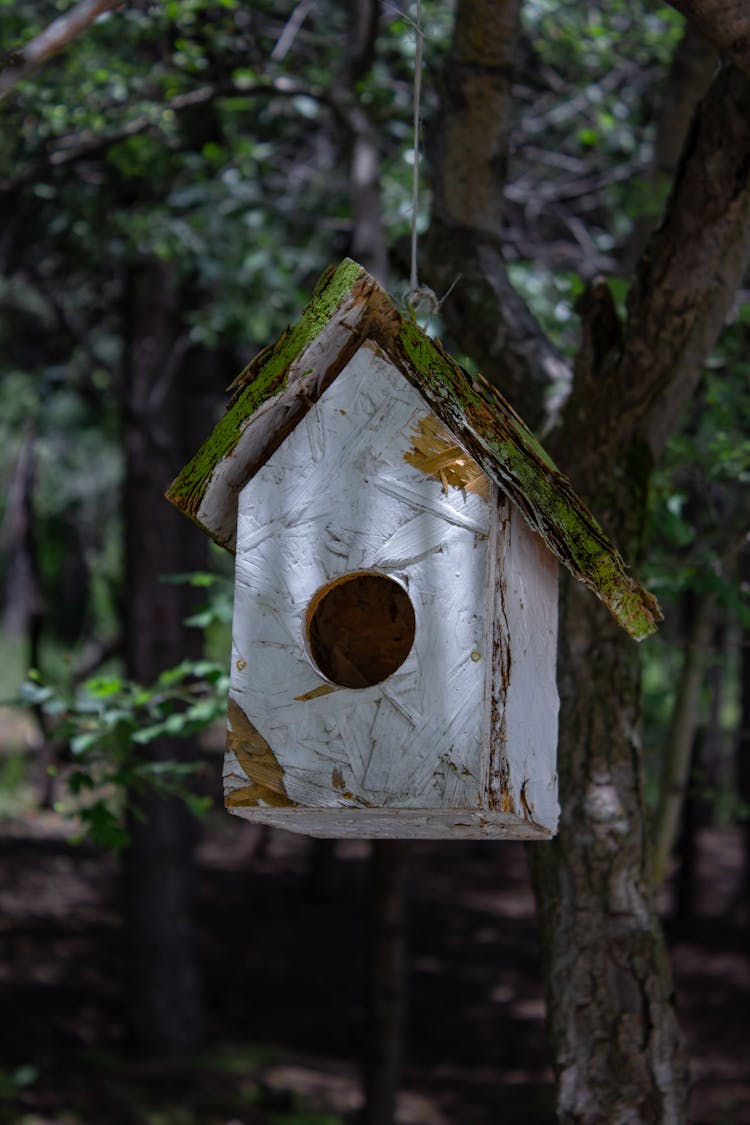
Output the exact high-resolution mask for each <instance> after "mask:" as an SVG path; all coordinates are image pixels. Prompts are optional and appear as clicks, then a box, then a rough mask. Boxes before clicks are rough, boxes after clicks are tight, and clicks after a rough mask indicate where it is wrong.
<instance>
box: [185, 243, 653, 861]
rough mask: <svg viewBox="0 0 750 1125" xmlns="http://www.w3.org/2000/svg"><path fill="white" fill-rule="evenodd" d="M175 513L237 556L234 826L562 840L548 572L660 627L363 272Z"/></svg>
mask: <svg viewBox="0 0 750 1125" xmlns="http://www.w3.org/2000/svg"><path fill="white" fill-rule="evenodd" d="M231 390H232V391H233V397H232V398H231V400H230V402H229V405H228V407H227V411H226V413H225V415H224V417H223V418H222V419H221V421H220V422H219V423H218V425H217V426H216V427H215V429H214V430H213V432H212V433H211V434H209V436H208V438H207V440H206V442H205V444H204V445H203V447H202V448H201V450H200V451H199V452H198V453H197V454H196V456H195V457H194V458H193V460H192V461H191V462H190V463H189V464H188V465H187V466H186V467H185V469H184V470H183V471H182V472H181V473H180V475H179V476H178V478H177V479H176V481H175V482H174V483H173V484H172V486H171V488H170V489H169V491H168V493H167V496H168V498H169V499H170V500H171V501H172V503H174V504H175V505H177V507H178V508H180V509H181V510H182V511H183V512H185V513H186V514H187V515H188V516H190V517H191V518H192V519H193V520H194V521H195V522H196V523H197V524H198V525H199V526H200V527H201V528H203V530H204V531H205V532H207V533H208V534H209V535H210V536H211V537H212V538H213V539H214V540H215V541H216V542H217V543H219V544H220V545H221V546H222V547H225V548H226V549H227V550H229V551H232V552H234V554H235V558H236V569H235V575H236V577H235V603H234V623H233V634H232V667H231V688H230V697H229V711H228V717H227V727H228V734H227V751H226V759H225V771H224V781H225V797H226V805H227V808H228V809H229V810H230V811H231V812H232V813H235V814H236V815H238V816H242V817H245V818H247V819H248V820H254V821H260V822H262V823H264V824H270V825H274V826H276V827H279V828H286V829H290V830H293V831H300V832H306V833H309V834H310V835H313V836H330V837H342V836H360V837H423V838H435V837H453V838H459V837H483V836H491V837H510V838H516V839H538V840H542V839H547V838H549V837H550V836H552V835H553V834H554V833H555V830H556V826H557V820H558V811H559V810H558V803H557V772H556V744H557V716H558V696H557V688H556V682H555V652H556V642H557V583H558V576H557V569H558V562H561V563H563V565H565V566H566V567H568V569H569V570H570V571H572V573H573V574H574V575H575V577H576V578H578V579H579V580H580V581H582V582H584V583H585V584H586V585H587V586H589V587H590V588H591V589H592V590H593V592H594V593H595V594H597V595H598V596H599V597H600V598H601V599H602V600H603V601H604V602H606V603H607V605H608V606H609V607H610V609H611V611H612V612H613V614H614V615H615V617H616V618H617V619H618V620H619V622H620V623H621V624H622V625H623V626H624V628H625V629H626V630H627V631H628V632H630V633H631V634H632V635H633V636H635V637H637V638H640V637H642V636H645V635H646V634H647V633H649V632H651V631H652V630H653V629H654V627H655V621H656V620H657V619H658V616H659V611H658V607H657V605H656V602H655V601H654V599H653V598H652V597H651V595H650V594H648V593H647V592H645V591H644V590H642V589H641V588H640V587H639V586H638V585H637V584H636V583H635V582H634V580H633V579H632V578H631V577H629V575H628V574H627V572H626V570H625V567H624V564H623V562H622V559H621V558H620V556H619V555H618V553H617V552H616V550H615V549H614V548H613V547H612V545H611V544H610V543H609V542H608V541H607V539H606V537H605V536H604V534H603V532H602V531H601V529H600V527H599V526H598V524H597V523H596V521H595V520H594V518H593V517H592V516H591V514H590V513H589V512H588V511H587V509H586V507H585V506H584V505H583V503H582V502H581V501H580V500H579V499H578V498H577V497H576V495H575V494H574V493H573V491H572V489H571V488H570V485H569V484H568V483H567V481H566V480H565V479H564V478H563V477H562V476H561V475H560V474H559V473H558V472H557V470H556V469H555V466H554V464H553V463H552V461H551V460H550V458H549V457H548V456H547V454H546V453H545V452H544V450H543V449H542V447H541V446H540V445H539V443H538V442H537V440H536V439H535V438H534V436H533V435H532V434H531V432H530V431H529V430H528V429H527V428H526V426H525V425H524V424H523V422H522V421H521V420H520V418H519V417H518V416H517V415H516V414H515V412H514V411H513V410H512V408H511V407H510V406H509V405H508V403H507V402H505V400H504V399H503V398H502V397H501V396H500V395H499V394H498V393H497V391H495V390H494V389H493V388H492V387H491V386H490V385H489V383H487V382H486V381H485V380H484V379H482V378H481V377H480V378H471V377H470V376H469V375H468V374H467V373H466V372H465V371H464V370H463V369H462V368H461V367H460V365H459V364H458V363H456V362H455V361H454V360H453V359H452V358H451V357H450V356H449V355H448V354H447V353H446V352H445V350H444V349H443V348H442V347H441V345H440V344H439V343H438V342H437V341H435V340H432V339H430V338H429V337H428V336H427V335H426V334H425V333H424V332H423V331H421V329H420V328H419V327H418V325H417V324H416V323H415V322H414V321H413V320H412V319H411V317H410V316H408V315H406V314H404V313H402V312H401V311H400V310H399V309H398V308H397V307H396V305H395V304H394V303H393V302H392V301H391V299H390V298H389V297H388V296H387V294H386V293H385V292H384V291H383V289H381V287H380V286H379V285H378V284H377V283H376V282H375V281H374V280H373V279H372V278H371V277H370V276H369V275H368V274H367V273H366V272H365V271H364V270H363V269H362V268H361V267H360V266H358V265H357V264H356V263H354V262H351V261H348V260H347V261H344V262H343V263H342V264H341V265H340V266H339V267H338V268H337V269H332V270H329V271H328V272H326V273H325V274H324V275H323V277H322V278H321V280H320V282H319V283H318V286H317V288H316V290H315V293H314V296H313V299H312V302H311V304H310V305H309V306H308V308H307V310H306V311H305V313H304V314H303V315H302V317H301V319H300V320H299V322H298V323H297V324H296V325H295V326H294V327H293V328H290V329H287V330H286V331H285V332H284V333H283V335H282V336H281V338H280V339H279V340H278V341H277V343H276V344H274V345H273V346H271V347H269V348H266V349H265V350H264V351H262V352H261V353H260V354H259V355H258V356H257V357H256V358H255V359H254V360H253V362H252V363H251V364H250V366H249V367H248V368H247V369H246V370H245V371H244V372H243V373H242V374H241V375H240V376H239V378H238V379H237V380H236V381H235V383H234V384H233V386H232V388H231Z"/></svg>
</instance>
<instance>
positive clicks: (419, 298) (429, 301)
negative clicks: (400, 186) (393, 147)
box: [405, 0, 447, 316]
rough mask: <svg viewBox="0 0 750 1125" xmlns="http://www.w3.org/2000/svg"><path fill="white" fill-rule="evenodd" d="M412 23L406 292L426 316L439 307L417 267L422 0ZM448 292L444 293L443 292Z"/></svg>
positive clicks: (412, 304)
mask: <svg viewBox="0 0 750 1125" xmlns="http://www.w3.org/2000/svg"><path fill="white" fill-rule="evenodd" d="M409 22H410V23H412V26H413V27H414V31H415V35H416V40H417V49H416V53H415V56H414V147H413V154H414V164H413V169H412V178H411V273H410V275H409V289H408V292H407V293H406V297H405V300H406V304H407V306H408V307H409V308H410V309H411V311H412V312H413V313H415V314H416V313H417V312H419V311H421V310H423V309H424V310H426V311H427V314H428V316H434V314H435V313H436V312H437V311H438V309H439V308H440V302H439V301H438V299H437V296H436V295H435V293H434V292H433V290H432V289H430V288H429V287H428V286H420V284H419V271H418V266H417V250H418V247H417V244H418V237H419V236H418V231H417V225H418V221H419V134H420V128H421V124H422V50H423V46H424V31H423V30H422V0H417V18H416V22H414V21H411V20H410V21H409ZM446 296H447V294H446Z"/></svg>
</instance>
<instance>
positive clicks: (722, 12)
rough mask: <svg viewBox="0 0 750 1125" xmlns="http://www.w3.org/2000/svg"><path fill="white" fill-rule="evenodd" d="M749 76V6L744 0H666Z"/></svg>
mask: <svg viewBox="0 0 750 1125" xmlns="http://www.w3.org/2000/svg"><path fill="white" fill-rule="evenodd" d="M669 3H670V4H671V6H672V7H673V8H676V9H677V11H678V12H682V14H683V16H686V17H687V18H688V19H689V20H690V22H691V23H692V24H693V25H694V26H695V28H696V30H698V31H700V33H701V35H704V36H705V38H706V39H709V40H710V41H711V42H712V43H713V45H714V46H715V47H716V49H717V50H718V51H720V52H721V53H722V54H723V55H725V56H726V57H727V58H728V59H729V60H730V61H731V62H733V63H734V65H735V66H736V67H737V68H738V69H739V70H741V71H742V72H743V73H744V74H745V75H746V77H747V78H750V8H748V5H747V4H746V3H745V0H669Z"/></svg>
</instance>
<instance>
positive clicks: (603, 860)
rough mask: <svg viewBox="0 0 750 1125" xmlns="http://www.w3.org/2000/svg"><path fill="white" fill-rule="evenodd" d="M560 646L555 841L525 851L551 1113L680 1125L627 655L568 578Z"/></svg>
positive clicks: (678, 1070)
mask: <svg viewBox="0 0 750 1125" xmlns="http://www.w3.org/2000/svg"><path fill="white" fill-rule="evenodd" d="M560 638H561V644H560V649H559V653H558V684H559V688H560V697H561V719H562V722H561V729H560V741H559V746H558V763H559V766H558V768H559V776H560V803H561V806H562V817H561V823H560V832H559V836H558V838H557V840H555V841H553V842H552V843H551V844H550V845H548V846H547V845H545V846H539V847H536V848H535V847H533V846H532V847H530V848H529V858H530V863H531V870H532V877H533V880H534V889H535V893H536V898H537V909H538V916H539V923H540V927H541V935H542V947H543V950H544V961H545V977H546V989H547V1000H548V1025H549V1032H550V1036H551V1039H552V1044H553V1049H554V1053H555V1059H556V1070H557V1084H558V1114H559V1117H560V1120H561V1121H563V1122H576V1123H583V1122H587V1123H588V1122H590V1123H592V1125H593V1123H594V1122H607V1123H608V1125H609V1123H610V1122H612V1123H614V1122H617V1123H619V1125H630V1123H632V1125H636V1123H641V1122H672V1123H673V1125H678V1123H679V1122H682V1121H684V1120H685V1119H686V1117H685V1104H684V1099H685V1094H686V1079H687V1075H686V1072H685V1064H684V1057H683V1051H682V1043H681V1039H680V1035H679V1030H678V1027H677V1023H676V1020H675V1017H674V1011H673V1008H672V986H671V981H670V973H669V965H668V960H667V953H666V949H665V946H664V941H663V937H662V934H661V930H660V927H659V923H658V920H657V915H656V909H655V904H654V894H653V888H652V884H651V881H650V878H649V853H648V848H647V832H646V826H647V820H646V810H645V807H644V801H643V793H642V777H641V770H642V763H641V748H640V739H639V722H640V669H639V659H638V652H637V650H636V648H635V646H634V645H633V643H632V642H631V641H628V639H627V638H626V637H624V636H622V634H621V633H620V631H619V630H618V629H617V628H616V627H615V626H613V625H612V624H611V622H610V621H609V620H608V619H607V616H606V613H604V612H603V610H602V608H601V606H599V605H598V604H597V603H596V602H594V601H593V599H592V598H591V597H590V596H588V595H587V594H586V592H585V591H584V590H582V589H581V588H580V587H577V586H574V585H573V583H572V582H566V583H565V588H564V596H563V599H562V606H561V619H560Z"/></svg>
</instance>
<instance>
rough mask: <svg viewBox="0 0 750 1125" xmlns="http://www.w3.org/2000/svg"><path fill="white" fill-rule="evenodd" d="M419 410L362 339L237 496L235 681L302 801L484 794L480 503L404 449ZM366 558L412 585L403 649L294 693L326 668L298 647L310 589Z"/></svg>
mask: <svg viewBox="0 0 750 1125" xmlns="http://www.w3.org/2000/svg"><path fill="white" fill-rule="evenodd" d="M426 413H427V408H426V406H425V403H424V401H423V400H422V398H421V396H420V395H419V394H418V392H417V391H416V390H415V389H414V388H413V387H412V386H411V385H410V384H409V383H407V382H406V381H405V380H404V379H403V377H402V376H401V375H400V374H399V373H398V372H397V371H396V370H395V369H394V368H393V366H392V365H391V364H390V363H389V362H388V361H387V360H386V359H385V358H384V357H383V356H382V354H381V353H379V351H378V350H377V349H375V348H374V347H371V346H367V347H364V348H362V349H361V350H360V351H359V352H358V353H357V355H356V356H355V357H354V359H352V360H351V361H350V363H349V364H348V366H347V367H346V368H345V370H344V371H343V372H342V373H341V374H340V375H339V377H338V378H337V379H336V381H335V383H334V384H333V385H332V386H331V387H329V389H328V390H327V391H326V392H325V393H324V394H323V396H322V398H321V399H320V400H319V402H318V403H316V404H315V406H313V407H312V408H311V410H310V411H309V413H308V414H307V415H306V416H305V418H304V420H303V421H302V422H301V423H300V425H299V426H298V427H297V428H296V430H294V432H293V433H292V434H291V435H290V436H289V437H288V438H287V440H286V441H285V442H284V443H283V445H282V446H281V447H280V448H279V449H278V450H277V451H276V453H274V454H273V456H272V457H271V458H270V459H269V460H268V462H267V463H266V464H265V465H264V466H263V467H262V468H261V469H260V470H259V471H258V473H257V474H256V475H255V477H254V478H253V480H252V481H251V482H250V483H249V484H248V486H247V487H246V488H245V489H244V490H243V491H242V493H241V496H240V503H239V517H238V532H237V547H236V555H237V561H236V595H235V618H234V629H233V641H234V651H233V660H232V664H233V667H232V685H231V692H232V696H233V698H234V699H235V700H236V702H237V703H238V704H239V705H240V707H241V708H242V709H243V711H244V712H245V714H246V715H247V716H248V717H249V718H250V720H251V722H252V723H253V724H254V725H255V726H256V727H257V729H258V730H259V731H260V733H261V734H262V735H263V737H264V738H265V739H266V741H267V742H268V743H269V744H270V746H271V747H272V749H273V751H274V753H275V755H276V757H277V759H278V760H279V762H280V764H281V766H282V768H283V770H284V776H285V786H286V791H287V794H288V796H289V797H290V798H291V799H292V800H294V801H297V802H300V803H306V804H307V803H313V804H317V805H323V806H329V807H348V808H351V807H352V806H353V805H357V804H359V805H361V806H367V805H377V806H378V807H380V808H382V807H390V808H393V807H402V808H441V807H454V808H466V807H468V808H472V807H473V808H478V807H479V806H480V804H481V794H480V768H481V745H482V698H483V694H484V668H483V664H482V661H481V660H480V661H476V660H474V659H472V657H471V654H472V653H476V652H479V653H482V651H483V647H484V646H483V637H484V619H483V615H484V588H485V574H486V559H487V530H488V512H487V505H486V502H485V501H484V500H482V499H481V497H479V496H477V495H475V494H473V493H468V494H465V495H464V494H462V493H461V492H459V491H457V490H451V493H450V494H449V495H445V494H444V493H443V491H442V488H441V485H440V483H439V482H438V481H435V480H433V479H432V478H430V477H428V476H426V475H425V474H424V473H422V472H420V471H419V470H417V469H415V468H413V467H412V466H410V465H409V464H408V463H407V462H405V461H404V454H405V453H406V452H407V451H408V450H409V449H410V447H411V434H412V432H413V431H414V429H415V428H416V426H417V422H418V421H419V419H420V418H424V416H425V414H426ZM362 569H367V570H370V569H372V570H376V571H378V572H380V573H383V574H387V575H388V576H389V577H391V578H393V579H395V580H396V581H397V582H399V583H401V585H402V586H403V587H404V589H405V590H406V591H407V593H408V595H409V597H410V599H411V602H412V605H413V607H414V612H415V618H416V635H415V641H414V645H413V647H412V650H411V652H410V653H409V656H408V657H407V659H406V660H405V662H404V663H403V664H402V665H401V667H400V668H399V669H398V670H397V671H396V672H395V673H394V674H393V675H392V676H390V677H389V678H388V679H387V680H386V681H384V682H383V683H381V684H377V685H375V686H373V687H371V688H365V689H356V690H355V689H347V688H338V689H337V690H335V691H334V692H331V693H330V694H327V695H322V696H319V697H317V698H314V699H308V700H305V701H300V700H299V699H298V697H299V696H302V695H306V694H308V693H309V692H310V691H314V690H315V689H316V688H320V687H322V686H324V685H325V684H326V682H327V681H326V680H325V679H324V677H323V676H322V675H321V674H320V672H319V671H318V670H317V669H316V668H315V666H314V665H313V663H312V660H311V659H310V657H309V655H308V652H307V649H306V637H305V615H306V611H307V607H308V605H309V603H310V600H311V598H312V597H313V595H314V594H315V592H316V591H317V590H318V589H319V588H320V587H321V586H323V585H324V584H325V583H327V582H330V581H331V580H333V579H334V578H336V577H338V576H340V575H342V574H346V573H348V572H350V571H354V570H362ZM243 662H246V665H245V666H243ZM238 665H239V667H238ZM334 769H337V770H338V771H339V774H340V777H341V778H342V779H343V783H341V782H339V786H338V787H334V785H333V784H332V774H333V770H334ZM229 784H230V787H237V788H239V787H241V785H242V784H247V782H246V781H245V782H243V781H242V778H241V776H237V775H235V774H234V773H233V774H232V779H230V783H229ZM344 794H351V796H350V797H344Z"/></svg>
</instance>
